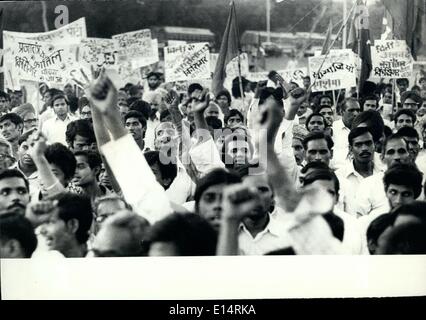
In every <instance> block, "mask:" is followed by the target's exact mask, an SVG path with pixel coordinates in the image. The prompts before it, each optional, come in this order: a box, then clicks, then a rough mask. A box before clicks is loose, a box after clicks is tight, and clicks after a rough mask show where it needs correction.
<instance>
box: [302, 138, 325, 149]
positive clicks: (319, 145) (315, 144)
mask: <svg viewBox="0 0 426 320" xmlns="http://www.w3.org/2000/svg"><path fill="white" fill-rule="evenodd" d="M307 147H308V150H310V149H328V146H327V141H326V140H325V139H315V140H311V141H309V142H308V145H307Z"/></svg>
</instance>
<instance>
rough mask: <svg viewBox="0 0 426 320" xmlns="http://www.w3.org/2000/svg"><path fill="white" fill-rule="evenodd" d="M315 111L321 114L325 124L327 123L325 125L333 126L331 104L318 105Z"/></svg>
mask: <svg viewBox="0 0 426 320" xmlns="http://www.w3.org/2000/svg"><path fill="white" fill-rule="evenodd" d="M315 112H316V113H319V114H320V115H322V116H323V117H324V119H325V121H326V124H327V127H331V126H333V122H334V111H333V108H332V107H331V106H328V105H322V106H319V107H318V108H317V109H316V111H315Z"/></svg>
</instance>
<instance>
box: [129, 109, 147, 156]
mask: <svg viewBox="0 0 426 320" xmlns="http://www.w3.org/2000/svg"><path fill="white" fill-rule="evenodd" d="M124 124H125V126H126V128H127V129H129V132H130V134H131V135H132V136H133V139H135V141H136V143H137V145H138V146H139V148H140V149H141V150H144V148H145V140H144V139H145V132H146V119H145V118H144V116H143V115H142V114H141V113H139V112H137V111H130V112H128V113H127V114H126V115H125V116H124Z"/></svg>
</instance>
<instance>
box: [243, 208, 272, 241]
mask: <svg viewBox="0 0 426 320" xmlns="http://www.w3.org/2000/svg"><path fill="white" fill-rule="evenodd" d="M269 220H270V218H269V214H268V213H266V214H265V215H264V216H263V217H261V218H259V219H251V218H249V217H247V218H246V219H244V220H243V223H244V226H245V227H246V229H247V230H248V232H250V234H251V236H252V237H253V238H256V236H257V235H258V234H259V233H260V232H262V231H263V230H265V228H266V226H267V225H268V223H269Z"/></svg>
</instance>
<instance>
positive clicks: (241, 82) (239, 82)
mask: <svg viewBox="0 0 426 320" xmlns="http://www.w3.org/2000/svg"><path fill="white" fill-rule="evenodd" d="M231 5H232V6H233V7H234V10H233V12H234V20H235V25H236V26H237V27H236V30H235V31H236V33H237V41H238V56H237V63H238V84H239V87H240V93H241V102H242V109H243V111H246V109H245V104H244V97H245V96H244V88H243V79H242V76H241V46H240V35H239V34H238V22H237V12H236V8H235V2H234V1H232V4H231ZM244 119H245V120H246V121H247V117H246V116H244Z"/></svg>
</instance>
